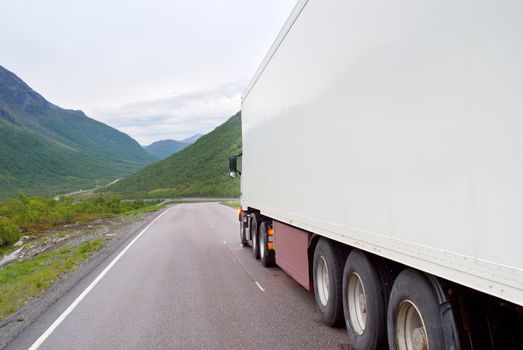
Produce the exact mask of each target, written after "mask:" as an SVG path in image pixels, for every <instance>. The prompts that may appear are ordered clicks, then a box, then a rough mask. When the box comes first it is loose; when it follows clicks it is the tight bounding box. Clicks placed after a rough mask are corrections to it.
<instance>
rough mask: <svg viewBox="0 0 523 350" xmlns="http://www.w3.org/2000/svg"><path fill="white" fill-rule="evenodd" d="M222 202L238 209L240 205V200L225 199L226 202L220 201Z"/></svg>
mask: <svg viewBox="0 0 523 350" xmlns="http://www.w3.org/2000/svg"><path fill="white" fill-rule="evenodd" d="M220 204H223V205H226V206H228V207H231V208H234V209H238V208H239V207H240V202H239V201H224V202H220Z"/></svg>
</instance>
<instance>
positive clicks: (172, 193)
mask: <svg viewBox="0 0 523 350" xmlns="http://www.w3.org/2000/svg"><path fill="white" fill-rule="evenodd" d="M241 147H242V144H241V113H240V112H238V113H237V114H236V115H234V116H233V117H231V118H230V119H229V120H227V121H226V122H225V123H224V124H222V125H220V126H219V127H217V128H216V129H215V130H214V131H212V132H210V133H209V134H207V135H204V136H202V137H201V138H200V139H199V140H198V141H196V143H194V144H192V145H191V146H189V147H187V148H185V149H184V150H182V151H180V152H178V153H176V154H174V155H172V156H171V157H169V158H167V159H165V160H163V161H161V162H158V163H155V164H152V165H149V166H148V167H146V168H144V169H142V170H140V171H139V172H138V173H136V174H134V175H132V176H130V177H129V178H127V179H124V180H122V181H120V182H118V183H116V184H114V185H112V186H111V187H109V188H108V189H107V191H110V192H112V193H118V194H122V195H124V196H125V197H133V198H140V197H141V198H155V197H156V198H158V197H181V196H219V197H229V196H234V197H237V196H239V194H240V182H239V179H234V180H233V179H231V178H229V176H228V167H229V164H228V158H229V156H231V155H234V154H238V153H240V152H241Z"/></svg>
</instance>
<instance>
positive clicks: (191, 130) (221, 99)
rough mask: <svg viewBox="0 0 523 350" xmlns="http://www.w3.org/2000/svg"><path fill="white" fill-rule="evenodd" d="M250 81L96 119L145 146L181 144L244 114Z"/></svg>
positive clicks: (108, 111) (102, 111)
mask: <svg viewBox="0 0 523 350" xmlns="http://www.w3.org/2000/svg"><path fill="white" fill-rule="evenodd" d="M247 83H248V82H247V80H241V81H236V82H230V83H227V84H225V85H222V86H219V87H216V88H212V89H208V90H203V91H193V92H174V93H173V94H172V96H168V97H164V98H161V99H157V100H149V101H141V102H135V103H130V104H127V105H124V106H121V107H118V108H97V109H94V110H93V112H92V115H93V117H94V118H96V119H98V120H100V121H102V122H105V123H107V124H109V125H111V126H113V127H115V128H117V129H119V130H121V131H123V132H125V133H127V134H129V135H130V136H131V137H133V138H135V139H136V140H137V141H138V142H140V143H141V144H143V145H146V144H150V143H152V142H154V141H158V140H163V139H175V140H180V139H184V138H186V137H189V136H192V135H194V134H198V133H202V134H205V133H207V132H209V131H211V130H213V129H214V128H215V127H217V126H218V125H220V124H221V123H223V122H224V121H225V120H227V119H228V118H229V117H230V116H232V115H233V114H234V113H236V112H238V111H239V110H240V104H241V94H242V93H243V90H244V89H245V87H246V85H247Z"/></svg>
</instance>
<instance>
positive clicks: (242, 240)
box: [240, 217, 247, 247]
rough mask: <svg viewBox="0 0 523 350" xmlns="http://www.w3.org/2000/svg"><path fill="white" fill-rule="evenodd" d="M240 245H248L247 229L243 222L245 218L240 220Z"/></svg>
mask: <svg viewBox="0 0 523 350" xmlns="http://www.w3.org/2000/svg"><path fill="white" fill-rule="evenodd" d="M240 243H241V244H242V247H245V246H246V245H247V227H246V226H245V223H244V222H243V217H242V218H241V220H240Z"/></svg>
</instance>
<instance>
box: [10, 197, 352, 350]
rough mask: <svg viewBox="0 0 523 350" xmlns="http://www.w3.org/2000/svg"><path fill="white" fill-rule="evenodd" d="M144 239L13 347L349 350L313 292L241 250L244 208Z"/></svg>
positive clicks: (177, 218)
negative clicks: (318, 307) (324, 320)
mask: <svg viewBox="0 0 523 350" xmlns="http://www.w3.org/2000/svg"><path fill="white" fill-rule="evenodd" d="M136 237H137V239H136V240H134V243H132V244H131V245H130V246H129V247H128V248H127V246H128V244H129V243H130V242H131V241H130V242H128V243H125V244H124V245H123V247H122V248H121V250H120V251H118V252H115V254H114V255H113V256H112V257H110V258H109V259H107V261H106V262H105V263H104V264H102V265H101V266H100V267H99V268H97V269H95V271H93V272H92V273H91V274H90V275H88V276H87V277H86V278H85V279H84V280H83V281H82V282H81V283H80V284H79V285H77V286H76V287H75V288H73V289H72V290H71V291H70V292H69V293H67V294H66V295H65V296H64V297H63V298H62V299H61V300H60V301H59V302H57V303H56V304H55V305H53V306H52V307H50V308H49V309H48V310H47V311H46V312H45V313H44V314H42V316H41V317H40V318H39V319H38V320H37V321H36V322H34V323H33V324H32V325H31V326H30V327H28V328H27V329H26V330H25V331H24V332H23V333H21V334H20V335H19V336H18V337H17V338H15V339H14V340H13V341H12V342H11V343H10V344H9V345H8V346H7V348H6V349H28V348H30V347H31V346H32V345H33V344H34V343H35V341H37V339H40V342H41V345H40V347H39V349H42V350H43V349H348V348H349V347H348V346H347V340H346V336H345V331H344V330H342V329H332V328H329V327H327V326H324V325H322V324H321V323H320V320H319V315H318V313H317V312H316V310H315V305H314V297H313V295H312V294H311V293H309V292H307V291H306V290H304V289H303V288H302V287H301V286H299V285H298V284H297V283H296V282H294V281H293V280H292V279H291V278H289V277H288V276H287V275H286V274H285V273H284V272H283V271H281V270H280V269H278V268H268V269H267V268H264V267H262V265H261V263H260V262H259V261H256V260H254V259H253V258H252V255H251V250H250V249H249V248H242V247H241V246H240V244H239V228H238V221H237V218H236V212H235V210H234V209H232V208H229V207H225V206H223V205H220V204H217V203H199V204H180V205H176V206H174V207H172V208H170V209H168V211H167V212H165V213H164V214H163V215H162V216H160V217H159V218H157V219H156V221H154V222H153V223H152V225H150V227H149V228H148V229H147V230H145V231H142V233H141V234H139V235H137V236H136ZM136 237H135V238H136ZM125 248H127V250H125V251H124V249H125ZM122 251H123V254H122ZM117 256H119V260H117V261H116V262H115V263H113V264H112V265H111V267H109V268H108V266H109V265H110V263H111V262H113V260H114V259H115V258H116V257H117ZM100 273H102V276H101V275H100ZM103 273H105V274H103ZM100 277H101V278H100ZM93 281H94V282H93ZM86 288H88V293H86ZM82 292H83V293H82ZM79 296H80V298H79ZM75 301H76V303H74V302H75ZM71 304H73V306H71ZM66 310H68V311H66ZM64 311H66V314H67V315H66V316H65V317H64ZM60 316H61V317H60ZM57 320H58V321H57ZM53 324H54V327H55V328H53V329H54V330H53V331H52V332H50V330H49V327H51V326H52V325H53ZM46 330H47V333H46ZM42 334H46V335H44V336H43V337H42Z"/></svg>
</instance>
